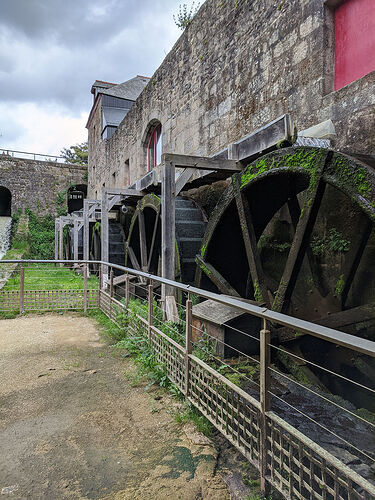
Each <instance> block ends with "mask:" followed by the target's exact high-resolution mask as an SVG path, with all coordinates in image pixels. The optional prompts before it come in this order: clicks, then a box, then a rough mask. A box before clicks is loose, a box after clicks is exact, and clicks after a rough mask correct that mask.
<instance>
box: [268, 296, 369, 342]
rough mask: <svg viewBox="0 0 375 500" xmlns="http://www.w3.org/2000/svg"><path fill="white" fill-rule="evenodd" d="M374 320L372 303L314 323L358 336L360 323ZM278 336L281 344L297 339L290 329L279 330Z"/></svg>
mask: <svg viewBox="0 0 375 500" xmlns="http://www.w3.org/2000/svg"><path fill="white" fill-rule="evenodd" d="M374 319H375V303H370V304H365V305H363V306H358V307H353V308H352V309H347V310H346V311H340V312H338V313H335V314H330V315H329V316H324V318H319V319H316V320H314V323H316V324H318V325H321V326H325V327H327V328H333V329H335V330H344V331H345V333H349V334H351V335H356V336H358V328H357V325H358V324H359V323H365V322H367V321H373V320H374ZM277 334H278V336H279V340H280V341H281V342H287V341H289V340H295V339H296V335H295V330H294V329H293V330H292V329H290V328H288V327H283V328H279V329H278V330H277Z"/></svg>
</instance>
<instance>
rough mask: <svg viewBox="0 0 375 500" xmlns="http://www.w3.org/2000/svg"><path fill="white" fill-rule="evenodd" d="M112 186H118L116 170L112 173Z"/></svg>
mask: <svg viewBox="0 0 375 500" xmlns="http://www.w3.org/2000/svg"><path fill="white" fill-rule="evenodd" d="M112 186H113V187H116V172H113V174H112Z"/></svg>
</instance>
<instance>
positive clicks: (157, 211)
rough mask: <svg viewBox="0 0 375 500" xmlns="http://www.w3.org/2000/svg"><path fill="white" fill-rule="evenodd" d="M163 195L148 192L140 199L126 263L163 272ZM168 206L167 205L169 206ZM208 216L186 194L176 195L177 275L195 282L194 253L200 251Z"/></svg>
mask: <svg viewBox="0 0 375 500" xmlns="http://www.w3.org/2000/svg"><path fill="white" fill-rule="evenodd" d="M161 209H162V207H161V199H160V198H159V197H158V196H156V195H154V194H149V195H146V196H145V197H144V198H142V200H140V201H139V202H138V205H137V208H136V210H135V213H134V215H133V218H132V221H131V224H130V228H129V234H128V238H127V244H126V247H127V251H126V265H127V266H130V267H132V268H134V269H137V270H142V271H144V272H149V273H151V274H155V275H159V276H160V275H161V217H160V216H161ZM167 209H168V207H167ZM205 227H206V219H205V215H204V213H203V212H202V210H201V209H200V208H199V207H198V205H197V204H196V203H195V202H194V201H192V200H189V199H187V198H182V197H177V198H176V261H175V278H176V279H177V280H180V281H182V282H183V283H187V284H189V283H193V281H194V275H195V255H196V253H197V252H198V251H199V249H200V247H201V243H202V237H203V234H204V231H205Z"/></svg>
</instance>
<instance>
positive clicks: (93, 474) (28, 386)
mask: <svg viewBox="0 0 375 500" xmlns="http://www.w3.org/2000/svg"><path fill="white" fill-rule="evenodd" d="M0 373H1V384H0V495H5V496H9V497H10V498H14V499H48V500H53V499H64V498H77V499H98V498H101V499H104V498H105V499H106V500H110V499H111V500H120V499H142V500H147V499H153V500H157V499H165V498H167V497H169V498H171V499H173V500H175V499H186V500H190V499H201V498H204V499H210V500H211V499H212V500H216V499H217V500H219V499H220V500H226V499H229V493H228V491H227V488H226V486H225V483H224V481H223V480H222V478H221V477H220V474H216V473H215V471H216V465H217V452H216V450H215V448H214V447H213V446H212V445H211V444H205V445H203V444H199V439H198V438H197V436H194V435H193V436H192V437H191V438H190V439H189V438H188V437H187V435H186V432H184V431H183V430H182V429H181V428H180V427H179V426H178V425H177V424H176V423H175V422H174V419H173V417H172V416H171V414H170V410H171V408H172V407H173V405H175V403H174V402H173V400H171V399H170V398H169V396H168V395H166V394H165V393H163V395H162V396H158V397H157V393H156V392H155V391H152V392H146V391H145V389H144V384H140V385H138V386H132V383H131V378H132V377H131V376H132V374H134V364H133V362H132V361H131V360H126V359H123V358H122V357H121V353H118V352H115V351H114V350H113V349H112V348H111V347H108V346H106V345H104V344H103V343H101V340H100V336H99V332H98V328H97V326H96V323H95V322H94V321H93V320H91V319H88V318H82V317H79V316H74V315H62V316H60V315H45V316H27V317H24V318H17V319H13V320H1V321H0ZM155 397H157V399H155ZM160 397H161V399H159V398H160ZM185 430H186V429H185ZM188 434H189V432H188ZM194 443H195V444H194Z"/></svg>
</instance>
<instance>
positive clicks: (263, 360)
mask: <svg viewBox="0 0 375 500" xmlns="http://www.w3.org/2000/svg"><path fill="white" fill-rule="evenodd" d="M270 342H271V332H270V331H269V330H267V322H266V320H263V330H261V332H260V407H261V422H260V452H259V464H260V489H261V493H262V496H264V497H267V496H268V495H269V483H268V482H267V480H266V476H267V447H268V442H267V412H268V411H269V410H270V409H271V395H270V389H271V372H270V364H271V348H270Z"/></svg>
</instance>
